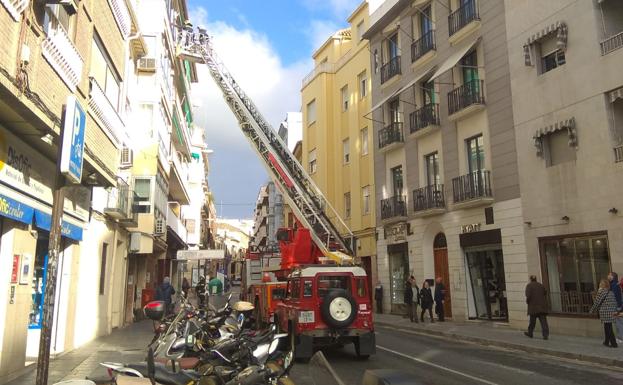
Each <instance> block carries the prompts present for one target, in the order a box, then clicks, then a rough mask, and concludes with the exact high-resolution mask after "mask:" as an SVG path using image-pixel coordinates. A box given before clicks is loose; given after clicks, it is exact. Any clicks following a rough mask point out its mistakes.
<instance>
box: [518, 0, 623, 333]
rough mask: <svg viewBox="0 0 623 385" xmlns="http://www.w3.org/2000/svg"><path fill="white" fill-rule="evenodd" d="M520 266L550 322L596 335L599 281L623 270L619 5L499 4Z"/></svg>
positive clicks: (622, 28) (622, 22) (622, 32)
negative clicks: (538, 282) (539, 288)
mask: <svg viewBox="0 0 623 385" xmlns="http://www.w3.org/2000/svg"><path fill="white" fill-rule="evenodd" d="M506 15H507V17H506V25H507V36H508V54H509V55H508V56H509V64H510V71H511V90H512V94H513V115H514V118H515V137H516V143H517V156H518V164H519V180H520V184H521V201H522V207H523V211H524V226H523V227H524V231H525V234H526V258H527V261H526V262H527V272H529V273H531V274H536V275H537V276H539V277H540V279H542V282H543V283H544V285H545V287H546V288H547V291H548V293H549V302H550V303H549V304H550V311H551V316H550V317H549V319H550V321H549V322H550V325H551V326H550V327H551V328H552V330H557V331H559V332H563V333H570V334H583V335H600V334H601V331H600V329H601V325H600V324H599V323H598V322H596V321H595V319H594V318H593V317H592V316H591V315H589V314H588V311H589V309H590V307H591V305H592V304H593V297H594V295H595V292H596V290H597V289H598V285H599V281H600V280H601V279H604V278H606V276H607V275H608V272H610V271H619V272H621V271H622V270H623V257H621V255H622V253H623V231H622V228H621V226H622V224H623V222H622V221H621V217H620V213H619V210H620V209H621V207H620V204H621V193H620V192H621V189H622V188H623V186H622V183H623V179H622V178H621V175H622V172H623V169H622V166H623V163H621V162H622V161H623V150H622V149H623V147H621V146H622V145H623V88H622V86H623V73H622V72H621V68H623V49H622V48H623V38H622V36H623V4H621V2H620V1H607V0H603V1H601V0H600V1H565V0H557V1H548V2H539V1H524V2H512V1H507V2H506Z"/></svg>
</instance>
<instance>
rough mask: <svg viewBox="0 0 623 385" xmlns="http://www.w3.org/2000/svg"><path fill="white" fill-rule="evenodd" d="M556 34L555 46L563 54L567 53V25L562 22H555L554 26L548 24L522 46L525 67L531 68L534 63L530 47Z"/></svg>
mask: <svg viewBox="0 0 623 385" xmlns="http://www.w3.org/2000/svg"><path fill="white" fill-rule="evenodd" d="M554 33H555V34H556V46H557V47H558V49H560V50H561V51H563V52H566V51H567V36H568V29H567V24H566V23H565V22H563V21H557V22H556V23H554V24H550V25H548V26H547V27H545V28H543V29H542V30H541V31H539V32H537V33H535V34H534V35H532V36H530V38H529V39H528V41H527V42H526V44H524V46H523V53H524V60H525V64H526V65H527V66H533V65H534V62H533V61H532V55H531V54H532V45H533V44H534V43H538V42H540V41H541V40H542V39H544V38H545V37H547V36H549V35H551V34H554Z"/></svg>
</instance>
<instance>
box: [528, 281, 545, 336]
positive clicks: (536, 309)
mask: <svg viewBox="0 0 623 385" xmlns="http://www.w3.org/2000/svg"><path fill="white" fill-rule="evenodd" d="M526 304H528V315H529V316H530V323H529V324H528V331H527V332H524V334H525V335H526V336H528V337H530V338H532V336H533V333H534V327H535V326H536V320H537V318H538V319H539V323H540V324H541V333H542V334H543V339H544V340H546V339H548V338H549V326H548V325H547V290H545V286H543V285H542V284H541V283H540V282H538V281H537V280H536V275H531V276H530V282H529V283H528V284H527V285H526Z"/></svg>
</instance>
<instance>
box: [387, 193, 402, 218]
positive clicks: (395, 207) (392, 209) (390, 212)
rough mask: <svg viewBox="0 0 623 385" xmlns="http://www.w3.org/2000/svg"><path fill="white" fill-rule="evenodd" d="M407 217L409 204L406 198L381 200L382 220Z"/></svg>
mask: <svg viewBox="0 0 623 385" xmlns="http://www.w3.org/2000/svg"><path fill="white" fill-rule="evenodd" d="M405 216H407V202H406V199H405V197H404V196H402V195H398V196H393V197H391V198H387V199H383V200H381V219H390V218H395V217H405Z"/></svg>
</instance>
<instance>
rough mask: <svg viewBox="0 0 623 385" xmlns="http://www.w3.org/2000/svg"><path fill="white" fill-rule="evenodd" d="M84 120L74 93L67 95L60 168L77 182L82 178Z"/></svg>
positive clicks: (84, 117) (81, 109) (82, 111)
mask: <svg viewBox="0 0 623 385" xmlns="http://www.w3.org/2000/svg"><path fill="white" fill-rule="evenodd" d="M86 121H87V119H86V113H85V112H84V109H83V108H82V107H81V106H80V103H78V100H77V99H76V97H75V96H74V95H69V96H68V97H67V103H66V105H65V120H64V123H63V138H62V141H63V142H62V149H61V165H60V169H61V173H62V174H63V175H65V176H66V177H67V178H68V179H69V180H70V181H72V182H74V183H77V184H79V183H80V181H81V180H82V161H83V157H84V131H85V127H86Z"/></svg>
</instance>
